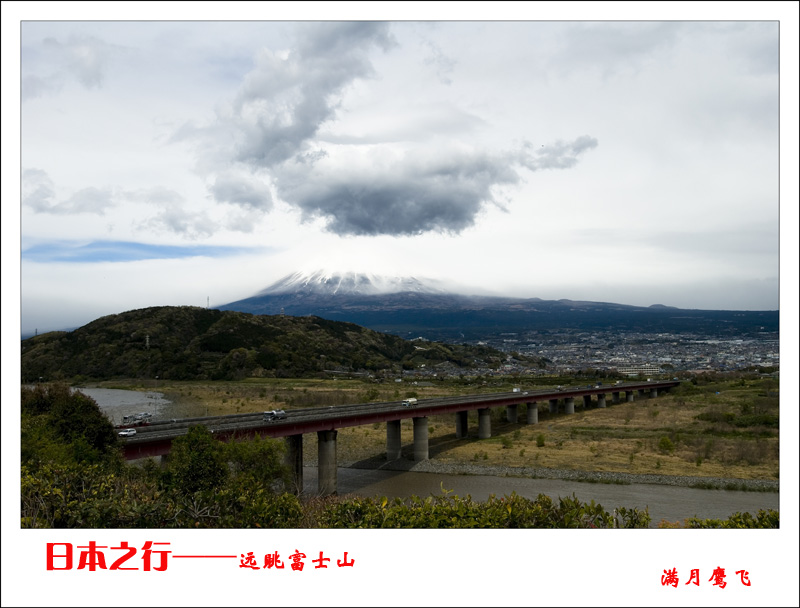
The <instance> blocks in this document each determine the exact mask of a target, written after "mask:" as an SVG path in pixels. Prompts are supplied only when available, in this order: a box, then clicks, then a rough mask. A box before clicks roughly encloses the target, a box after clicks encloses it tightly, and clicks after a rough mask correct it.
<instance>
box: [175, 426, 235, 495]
mask: <svg viewBox="0 0 800 608" xmlns="http://www.w3.org/2000/svg"><path fill="white" fill-rule="evenodd" d="M225 452H226V450H225V446H224V445H223V444H222V443H220V442H219V441H217V440H216V439H214V437H213V436H212V435H211V433H210V432H209V430H208V429H207V428H206V427H205V426H201V425H198V426H193V427H190V428H189V432H188V433H187V434H186V435H184V436H183V437H178V438H177V439H175V440H174V441H173V442H172V451H171V453H170V459H169V472H170V474H171V478H172V485H173V487H175V488H176V489H177V490H178V491H180V492H184V493H187V494H191V493H194V492H198V491H202V490H211V489H214V488H218V487H219V486H220V485H222V484H223V483H224V482H225V480H226V479H227V477H228V473H229V471H228V463H227V459H226V457H225Z"/></svg>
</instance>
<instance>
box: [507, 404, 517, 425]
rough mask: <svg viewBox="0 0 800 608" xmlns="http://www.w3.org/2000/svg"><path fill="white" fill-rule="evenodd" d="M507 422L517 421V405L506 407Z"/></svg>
mask: <svg viewBox="0 0 800 608" xmlns="http://www.w3.org/2000/svg"><path fill="white" fill-rule="evenodd" d="M506 420H508V421H509V422H516V421H517V404H516V403H515V404H514V405H507V406H506Z"/></svg>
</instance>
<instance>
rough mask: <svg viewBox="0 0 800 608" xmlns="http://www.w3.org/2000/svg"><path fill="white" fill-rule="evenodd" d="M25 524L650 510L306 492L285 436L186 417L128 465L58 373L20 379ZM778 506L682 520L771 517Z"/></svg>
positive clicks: (485, 518)
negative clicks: (159, 457)
mask: <svg viewBox="0 0 800 608" xmlns="http://www.w3.org/2000/svg"><path fill="white" fill-rule="evenodd" d="M21 403H22V475H21V525H22V527H23V528H189V527H191V528H201V527H202V528H617V527H619V528H646V527H648V526H649V524H650V516H649V515H648V513H647V510H645V511H643V512H642V511H638V510H637V509H626V508H624V507H619V508H617V509H615V510H614V511H613V512H612V513H609V512H608V511H607V510H605V509H604V508H603V507H602V506H601V505H598V504H595V503H594V501H592V502H590V503H581V502H580V501H578V500H577V499H576V498H575V497H574V496H573V497H567V498H560V499H558V501H554V500H552V499H550V498H549V497H547V496H544V495H540V496H539V497H538V498H537V499H536V500H529V499H525V498H522V497H520V496H517V495H516V494H511V495H510V496H503V497H501V498H497V497H494V496H492V497H491V498H490V499H489V500H488V501H486V502H475V501H473V500H472V499H471V498H470V497H466V498H462V497H458V496H449V495H447V493H446V492H445V493H444V494H443V495H442V496H437V497H429V498H426V499H420V498H417V497H413V498H411V499H409V500H406V501H404V500H400V499H395V500H393V501H389V500H388V499H387V498H385V497H383V498H371V499H364V498H347V497H343V498H338V497H329V498H326V499H312V500H310V501H306V502H303V501H301V500H300V499H299V498H298V497H297V496H295V495H293V494H291V493H288V492H286V491H285V490H286V488H287V487H288V470H287V468H286V466H285V465H284V464H283V458H284V446H283V443H282V442H280V441H274V440H263V439H262V440H254V441H248V442H232V443H221V442H219V441H216V440H215V439H214V438H213V437H212V436H211V435H210V433H209V432H208V431H207V430H206V429H205V428H204V427H193V428H192V429H191V430H190V432H189V433H188V434H187V435H186V436H184V437H182V438H179V439H177V440H176V441H175V442H174V444H173V451H172V453H171V455H170V458H169V461H168V465H167V466H166V467H164V468H161V467H159V466H158V465H156V464H155V463H154V461H147V464H145V465H144V466H141V467H139V466H130V465H127V464H126V463H125V462H124V460H123V459H122V458H121V455H120V452H119V447H118V445H117V441H116V435H115V434H114V430H113V427H112V426H111V423H110V422H109V421H108V420H107V419H106V418H105V417H104V416H103V414H102V412H100V410H99V408H98V407H97V404H96V403H95V402H94V401H93V400H92V399H90V398H88V397H86V396H85V395H83V394H81V393H77V392H72V391H71V390H70V389H69V387H67V386H65V385H52V386H44V385H39V386H37V387H35V388H23V389H22V402H21ZM778 522H779V519H778V513H777V512H776V511H766V512H765V511H759V513H758V514H757V515H756V516H755V517H752V516H751V515H749V514H738V513H737V514H734V515H733V516H732V517H731V518H730V519H729V520H724V521H716V520H687V521H686V522H685V525H686V527H778Z"/></svg>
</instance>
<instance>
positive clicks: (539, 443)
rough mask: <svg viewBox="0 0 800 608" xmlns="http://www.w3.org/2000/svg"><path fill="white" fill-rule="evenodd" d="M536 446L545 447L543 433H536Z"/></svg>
mask: <svg viewBox="0 0 800 608" xmlns="http://www.w3.org/2000/svg"><path fill="white" fill-rule="evenodd" d="M536 447H537V448H541V447H544V435H543V434H542V433H539V434H538V435H536Z"/></svg>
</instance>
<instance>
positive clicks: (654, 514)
mask: <svg viewBox="0 0 800 608" xmlns="http://www.w3.org/2000/svg"><path fill="white" fill-rule="evenodd" d="M80 391H81V392H83V393H85V394H86V395H88V396H89V397H92V398H93V399H94V400H95V401H97V404H98V405H99V406H100V409H101V410H102V411H103V412H105V413H106V415H107V416H108V417H109V418H110V419H111V420H112V421H113V422H114V423H115V424H119V423H120V422H121V421H122V416H124V415H130V414H137V413H139V412H150V413H151V414H153V419H154V420H158V419H159V418H162V419H163V418H184V417H191V416H197V415H203V414H202V413H198V412H197V411H195V410H196V406H195V407H194V409H193V410H191V411H189V410H186V411H184V408H183V407H181V406H180V405H179V404H174V403H172V402H171V401H170V400H168V399H165V398H164V395H163V394H162V393H158V392H155V391H148V392H140V391H126V390H117V389H105V388H82V389H80ZM337 477H338V479H337V487H338V493H339V495H340V496H341V495H345V494H355V495H358V496H365V497H373V496H387V497H390V498H394V497H400V498H408V497H409V496H412V495H413V496H419V497H423V498H424V497H427V496H431V495H437V496H441V495H442V490H443V489H444V490H446V491H448V492H449V491H452V494H455V495H458V496H467V495H470V496H472V498H473V499H474V500H480V501H482V500H486V499H487V498H488V497H489V496H490V495H491V494H495V495H497V496H502V495H504V494H510V493H511V492H516V493H517V494H518V495H520V496H523V497H525V498H531V499H535V498H536V497H537V496H538V495H539V494H546V495H547V496H550V497H551V498H553V499H557V498H558V497H559V496H572V495H573V494H575V496H576V497H577V498H578V499H579V500H581V501H584V502H588V501H590V500H594V501H595V502H596V503H599V504H601V505H602V506H603V507H604V508H605V510H606V511H609V512H610V511H612V510H613V509H614V508H616V507H625V508H634V507H636V508H638V509H644V508H645V507H647V508H648V510H649V513H650V516H651V518H652V521H653V524H652V525H653V526H655V525H657V524H658V522H660V521H661V520H662V519H666V520H668V521H671V522H675V521H682V520H684V519H686V518H688V517H699V518H703V519H706V518H714V519H725V518H727V517H729V516H730V515H731V514H733V513H735V512H737V511H738V512H745V511H748V512H750V513H752V514H753V515H755V514H756V513H757V512H758V510H759V509H776V510H777V509H779V508H780V498H779V494H778V493H777V492H742V491H731V490H700V489H695V488H686V487H680V486H665V485H656V484H630V485H619V484H601V483H586V482H577V481H565V480H558V479H528V478H518V477H500V476H494V475H448V474H442V473H420V472H415V471H387V470H372V469H356V468H344V467H339V468H338V470H337ZM303 486H304V491H305V492H306V493H307V494H309V495H314V494H316V493H317V487H318V480H317V469H316V467H304V471H303Z"/></svg>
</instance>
